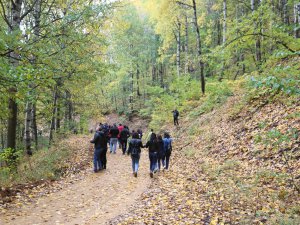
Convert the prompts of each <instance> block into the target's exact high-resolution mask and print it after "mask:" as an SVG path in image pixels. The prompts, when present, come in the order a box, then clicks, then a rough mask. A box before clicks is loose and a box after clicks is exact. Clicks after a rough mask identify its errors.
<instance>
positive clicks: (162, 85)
mask: <svg viewBox="0 0 300 225" xmlns="http://www.w3.org/2000/svg"><path fill="white" fill-rule="evenodd" d="M159 77H160V87H161V88H164V67H163V63H160V70H159Z"/></svg>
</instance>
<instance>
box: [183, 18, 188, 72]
mask: <svg viewBox="0 0 300 225" xmlns="http://www.w3.org/2000/svg"><path fill="white" fill-rule="evenodd" d="M184 51H185V66H184V73H185V74H187V73H188V68H189V23H188V17H187V15H186V16H185V46H184Z"/></svg>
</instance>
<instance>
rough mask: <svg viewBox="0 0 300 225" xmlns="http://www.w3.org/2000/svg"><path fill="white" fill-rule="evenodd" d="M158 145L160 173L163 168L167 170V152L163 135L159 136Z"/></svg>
mask: <svg viewBox="0 0 300 225" xmlns="http://www.w3.org/2000/svg"><path fill="white" fill-rule="evenodd" d="M157 144H158V155H157V164H158V171H160V169H161V165H162V168H165V166H166V164H165V158H166V151H165V148H164V142H163V139H162V136H161V135H157Z"/></svg>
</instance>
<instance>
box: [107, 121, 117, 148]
mask: <svg viewBox="0 0 300 225" xmlns="http://www.w3.org/2000/svg"><path fill="white" fill-rule="evenodd" d="M109 133H110V153H114V154H116V153H117V144H118V135H119V130H118V127H117V125H116V124H114V125H113V126H112V127H111V128H110V130H109Z"/></svg>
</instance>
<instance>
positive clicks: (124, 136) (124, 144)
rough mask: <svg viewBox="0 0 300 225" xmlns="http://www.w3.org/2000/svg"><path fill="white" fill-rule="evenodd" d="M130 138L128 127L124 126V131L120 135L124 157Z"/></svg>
mask: <svg viewBox="0 0 300 225" xmlns="http://www.w3.org/2000/svg"><path fill="white" fill-rule="evenodd" d="M129 137H130V133H129V130H128V127H127V126H124V128H123V130H122V131H121V133H120V142H121V145H122V151H123V155H125V152H126V149H127V140H128V138H129Z"/></svg>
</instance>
